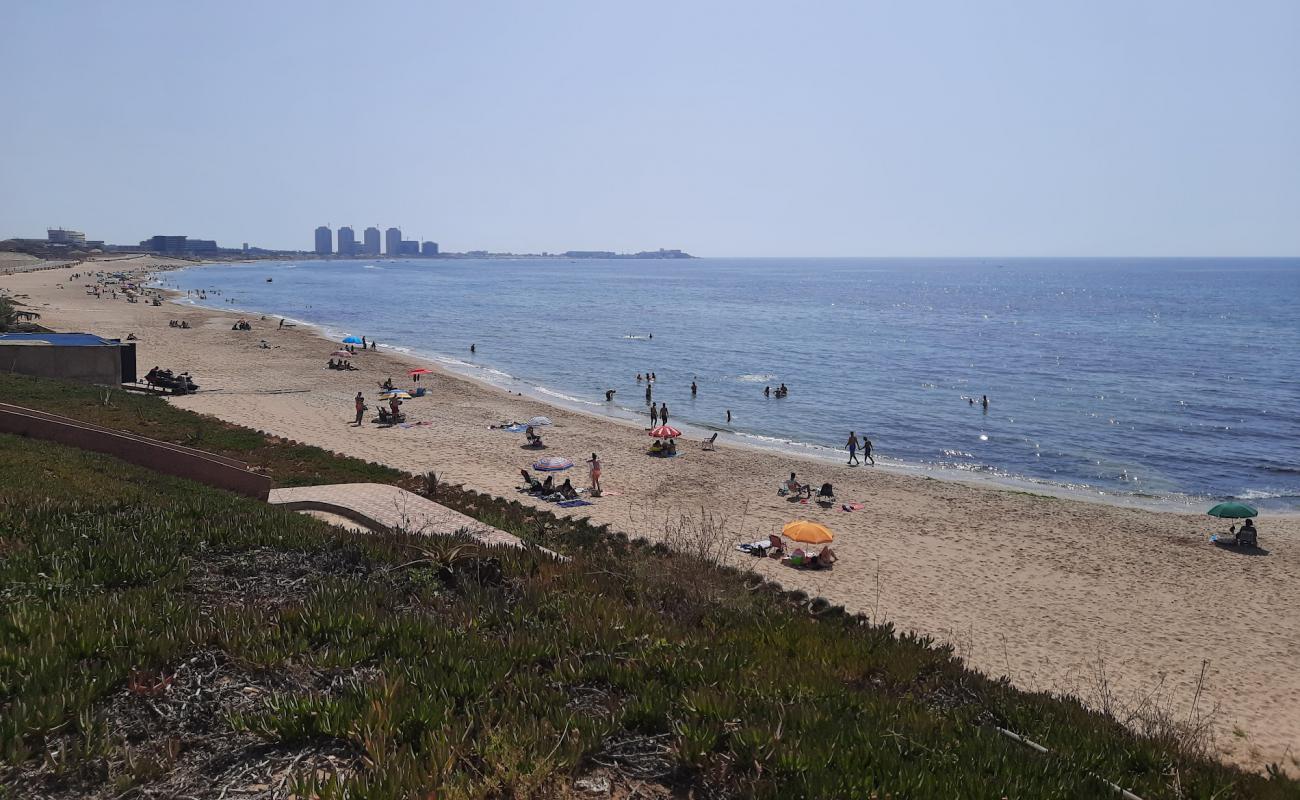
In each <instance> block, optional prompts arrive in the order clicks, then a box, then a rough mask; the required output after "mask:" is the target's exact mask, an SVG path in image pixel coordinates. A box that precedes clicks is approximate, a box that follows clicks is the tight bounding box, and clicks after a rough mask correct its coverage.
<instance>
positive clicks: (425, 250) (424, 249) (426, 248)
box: [420, 242, 438, 256]
mask: <svg viewBox="0 0 1300 800" xmlns="http://www.w3.org/2000/svg"><path fill="white" fill-rule="evenodd" d="M420 255H422V256H436V255H438V243H437V242H425V243H424V244H422V245H420Z"/></svg>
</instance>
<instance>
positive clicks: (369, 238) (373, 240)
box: [361, 225, 379, 256]
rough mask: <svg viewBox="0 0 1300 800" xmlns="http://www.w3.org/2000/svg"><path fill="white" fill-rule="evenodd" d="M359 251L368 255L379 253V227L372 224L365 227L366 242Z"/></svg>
mask: <svg viewBox="0 0 1300 800" xmlns="http://www.w3.org/2000/svg"><path fill="white" fill-rule="evenodd" d="M361 252H362V253H364V254H366V255H368V256H377V255H379V229H378V228H376V227H375V226H374V225H371V226H370V227H369V228H366V243H365V244H364V245H363V246H362V248H361Z"/></svg>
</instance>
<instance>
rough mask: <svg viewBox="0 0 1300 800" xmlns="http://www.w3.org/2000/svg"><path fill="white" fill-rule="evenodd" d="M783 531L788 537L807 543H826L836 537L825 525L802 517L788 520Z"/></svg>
mask: <svg viewBox="0 0 1300 800" xmlns="http://www.w3.org/2000/svg"><path fill="white" fill-rule="evenodd" d="M781 533H784V534H785V535H786V538H788V539H791V540H793V541H796V542H804V543H805V544H826V543H827V542H829V541H831V540H832V539H834V538H835V534H833V533H831V532H830V529H828V528H827V527H826V526H825V525H818V524H817V523H816V522H808V521H807V520H802V519H800V520H795V521H794V522H787V523H786V524H785V527H784V528H782V529H781Z"/></svg>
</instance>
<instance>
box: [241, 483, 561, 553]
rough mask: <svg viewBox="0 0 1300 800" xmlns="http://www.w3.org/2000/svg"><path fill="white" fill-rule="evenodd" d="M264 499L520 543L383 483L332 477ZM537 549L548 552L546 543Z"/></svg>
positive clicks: (378, 523) (490, 541)
mask: <svg viewBox="0 0 1300 800" xmlns="http://www.w3.org/2000/svg"><path fill="white" fill-rule="evenodd" d="M267 502H270V503H274V504H276V505H283V506H285V507H287V508H290V509H293V510H295V511H297V510H312V511H327V512H330V513H333V514H338V515H340V516H343V517H347V518H348V519H350V520H353V521H354V522H359V523H361V524H362V525H365V526H366V527H368V528H376V529H378V528H395V529H400V530H406V531H410V532H411V533H426V534H441V535H448V534H453V533H457V532H458V531H464V532H466V533H468V534H470V535H471V536H474V537H475V538H477V539H478V540H479V541H480V542H483V543H484V544H486V545H504V546H507V547H523V546H524V543H523V541H522V540H520V538H519V537H518V536H514V535H512V534H509V533H506V532H505V531H502V530H498V529H497V528H493V527H492V526H490V525H484V524H483V523H482V522H479V521H478V520H476V519H474V518H473V517H468V516H466V515H464V514H462V513H460V512H459V511H453V510H451V509H450V508H447V507H446V506H443V505H439V504H437V503H435V502H433V501H431V500H427V499H425V498H423V497H421V496H419V495H418V494H414V493H412V492H408V491H406V490H405V489H401V488H399V487H397V486H389V485H387V484H383V483H335V484H329V485H325V486H295V487H292V488H288V489H272V490H271V496H270V497H269V498H268V499H267ZM539 549H541V550H542V551H543V552H546V553H551V551H549V550H546V549H545V548H539ZM551 555H556V554H555V553H551ZM557 557H558V556H557Z"/></svg>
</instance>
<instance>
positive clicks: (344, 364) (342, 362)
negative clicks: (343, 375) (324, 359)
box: [327, 358, 357, 372]
mask: <svg viewBox="0 0 1300 800" xmlns="http://www.w3.org/2000/svg"><path fill="white" fill-rule="evenodd" d="M327 366H328V367H329V368H330V369H342V370H351V371H353V372H355V371H356V369H357V368H356V367H354V366H352V362H351V361H350V360H349V359H346V358H340V359H339V360H338V361H335V360H334V359H332V358H331V359H330V361H329V364H328V365H327Z"/></svg>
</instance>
